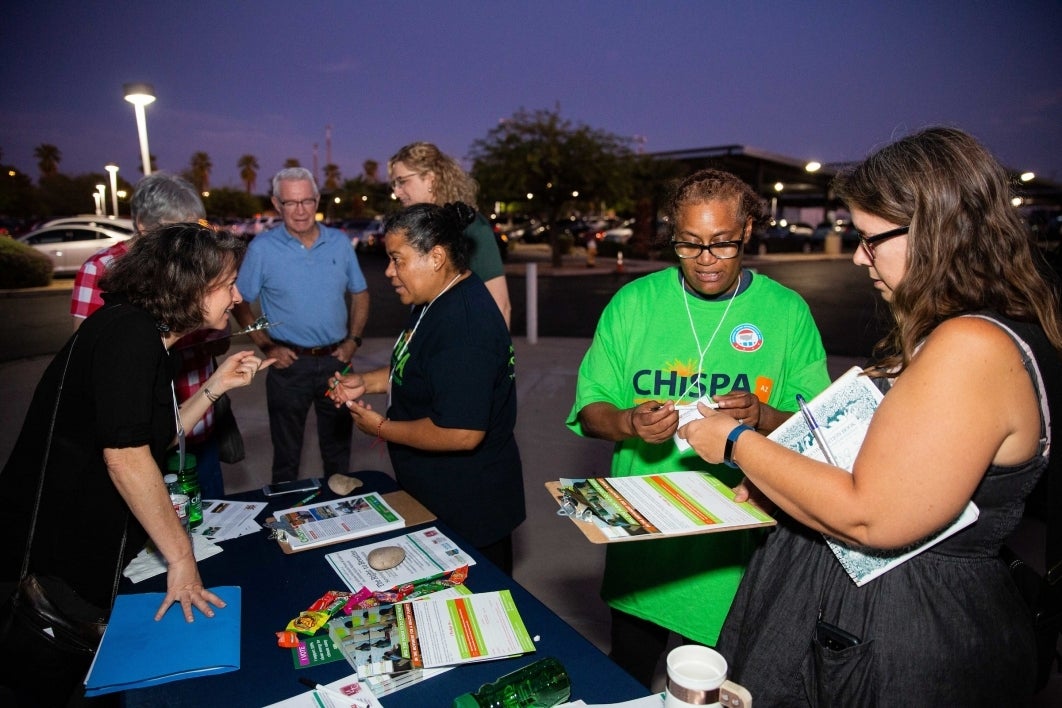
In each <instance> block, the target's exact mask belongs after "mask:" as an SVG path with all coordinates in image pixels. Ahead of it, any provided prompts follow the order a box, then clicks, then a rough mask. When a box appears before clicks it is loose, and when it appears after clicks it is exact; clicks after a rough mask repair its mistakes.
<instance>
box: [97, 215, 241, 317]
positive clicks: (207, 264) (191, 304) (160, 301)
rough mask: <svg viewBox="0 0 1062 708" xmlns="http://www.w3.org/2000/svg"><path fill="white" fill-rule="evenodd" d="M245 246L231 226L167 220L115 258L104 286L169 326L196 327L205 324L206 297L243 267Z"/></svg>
mask: <svg viewBox="0 0 1062 708" xmlns="http://www.w3.org/2000/svg"><path fill="white" fill-rule="evenodd" d="M246 249H247V244H246V243H244V242H243V241H242V240H241V239H239V238H237V237H236V236H235V235H234V234H233V233H232V232H230V231H225V230H215V229H212V228H210V227H206V226H201V225H200V224H198V223H178V224H167V225H165V226H160V227H159V228H157V229H154V230H153V231H149V232H148V233H146V234H144V235H143V236H140V237H139V238H137V239H136V240H135V241H134V242H133V245H132V246H131V247H130V248H129V252H128V253H126V254H125V255H124V256H122V257H121V258H118V259H115V261H114V262H113V263H111V265H110V266H109V267H108V268H107V271H106V273H104V275H103V278H102V279H101V280H100V288H101V289H102V290H104V291H105V292H110V293H117V294H120V295H123V296H125V298H126V299H128V300H129V302H131V303H132V304H133V305H136V306H137V307H140V308H142V309H144V310H146V311H147V312H149V313H151V315H152V316H153V317H154V318H155V319H156V321H157V322H158V323H159V328H160V329H163V330H164V331H169V332H178V333H186V332H191V331H193V330H195V329H198V328H199V327H200V326H201V325H202V324H203V316H204V312H203V297H204V296H205V295H206V293H207V292H208V291H209V290H210V289H211V287H213V286H214V285H215V284H216V283H217V281H218V279H219V278H221V277H223V276H225V275H227V274H229V273H234V272H235V271H236V270H237V269H238V268H239V267H240V263H241V262H242V261H243V255H244V252H245V251H246Z"/></svg>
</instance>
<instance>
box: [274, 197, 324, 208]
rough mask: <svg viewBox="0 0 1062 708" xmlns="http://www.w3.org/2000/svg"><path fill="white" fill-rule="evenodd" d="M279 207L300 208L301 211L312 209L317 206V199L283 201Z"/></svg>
mask: <svg viewBox="0 0 1062 708" xmlns="http://www.w3.org/2000/svg"><path fill="white" fill-rule="evenodd" d="M280 206H281V207H283V208H284V209H295V208H296V207H300V206H301V207H302V208H303V209H313V208H314V207H316V206H317V198H316V197H314V198H313V199H285V200H282V201H281V202H280Z"/></svg>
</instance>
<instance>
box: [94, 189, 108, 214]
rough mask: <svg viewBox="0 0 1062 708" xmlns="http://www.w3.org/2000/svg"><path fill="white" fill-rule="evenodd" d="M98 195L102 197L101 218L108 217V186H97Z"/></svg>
mask: <svg viewBox="0 0 1062 708" xmlns="http://www.w3.org/2000/svg"><path fill="white" fill-rule="evenodd" d="M96 194H98V195H100V211H99V214H100V216H107V185H105V184H97V185H96Z"/></svg>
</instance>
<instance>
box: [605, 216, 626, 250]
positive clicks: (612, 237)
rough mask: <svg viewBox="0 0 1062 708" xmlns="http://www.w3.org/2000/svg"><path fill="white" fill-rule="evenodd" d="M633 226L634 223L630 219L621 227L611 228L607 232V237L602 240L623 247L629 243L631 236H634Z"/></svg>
mask: <svg viewBox="0 0 1062 708" xmlns="http://www.w3.org/2000/svg"><path fill="white" fill-rule="evenodd" d="M633 226H634V221H633V220H631V219H628V220H627V221H624V222H623V223H622V224H620V225H619V226H616V227H615V228H611V229H609V230H608V231H606V232H605V236H604V238H603V239H602V240H604V241H609V242H612V243H618V244H620V245H623V244H625V243H627V241H630V239H631V236H633V235H634V229H633V228H632V227H633Z"/></svg>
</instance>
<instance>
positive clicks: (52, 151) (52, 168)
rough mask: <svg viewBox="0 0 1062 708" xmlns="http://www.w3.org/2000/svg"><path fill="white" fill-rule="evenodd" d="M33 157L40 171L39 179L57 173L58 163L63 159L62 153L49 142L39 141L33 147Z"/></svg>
mask: <svg viewBox="0 0 1062 708" xmlns="http://www.w3.org/2000/svg"><path fill="white" fill-rule="evenodd" d="M33 157H35V158H37V169H38V170H40V172H41V179H46V178H48V177H54V176H55V175H56V174H58V173H59V163H60V162H62V161H63V153H62V152H61V151H60V150H59V148H57V147H56V146H54V145H52V144H51V143H41V144H40V145H38V146H37V147H35V148H33Z"/></svg>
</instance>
